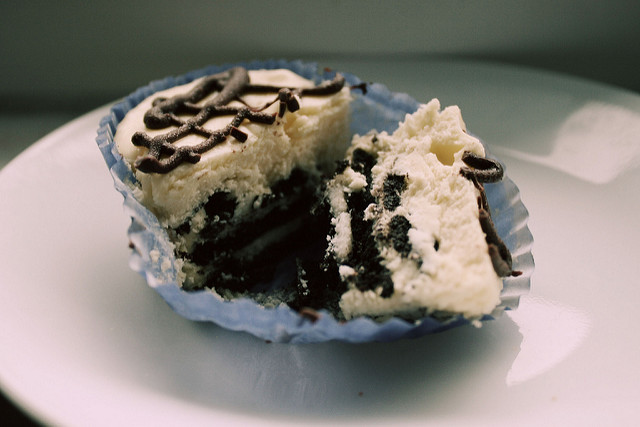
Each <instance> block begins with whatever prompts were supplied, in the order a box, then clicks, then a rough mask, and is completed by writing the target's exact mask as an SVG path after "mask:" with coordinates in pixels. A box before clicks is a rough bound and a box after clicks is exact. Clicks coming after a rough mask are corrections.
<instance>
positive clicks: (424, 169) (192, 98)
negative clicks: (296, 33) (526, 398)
mask: <svg viewBox="0 0 640 427" xmlns="http://www.w3.org/2000/svg"><path fill="white" fill-rule="evenodd" d="M97 141H98V145H99V147H100V149H101V151H102V153H103V156H104V158H105V160H106V162H107V165H108V166H109V168H110V170H111V173H112V176H113V177H114V182H115V186H116V188H117V189H118V190H119V191H120V192H121V193H122V194H123V196H124V204H125V207H126V208H127V209H126V210H127V213H128V214H129V215H130V216H131V218H132V223H131V226H130V228H129V232H128V233H129V237H130V241H131V244H130V246H131V248H132V255H131V266H132V267H133V268H134V269H135V270H136V271H138V272H140V273H141V274H142V275H143V276H144V277H145V278H146V280H147V282H148V283H149V285H150V286H151V287H153V288H154V289H155V290H156V291H158V292H159V293H160V294H161V295H162V296H163V298H164V299H165V300H166V301H167V303H168V304H169V305H170V306H171V307H172V308H173V309H174V310H175V311H176V312H178V313H179V314H181V315H182V316H185V317H187V318H189V319H193V320H203V321H212V322H215V323H217V324H219V325H221V326H223V327H226V328H229V329H234V330H244V331H247V332H250V333H253V334H254V335H256V336H259V337H261V338H264V339H266V340H270V341H287V342H288V341H291V342H315V341H325V340H331V339H338V340H344V341H353V342H362V341H370V340H394V339H398V338H401V337H408V336H419V335H422V334H425V333H429V332H435V331H440V330H444V329H446V328H450V327H452V326H456V325H460V324H465V323H469V322H474V323H478V321H480V320H482V319H486V318H490V317H491V316H496V315H498V314H499V313H500V312H501V311H502V310H503V309H505V308H513V307H515V305H517V300H518V297H519V295H520V294H521V293H522V292H523V291H526V289H527V288H528V285H529V276H530V273H531V270H532V268H533V262H532V258H531V255H530V251H529V249H530V245H531V241H532V239H531V236H530V233H529V232H528V229H527V228H526V225H525V224H526V216H527V214H526V209H524V206H522V203H521V202H520V199H519V197H518V192H517V188H516V187H515V185H513V183H511V181H509V180H508V178H505V177H503V168H502V166H501V164H500V163H499V162H497V161H495V160H492V159H489V158H487V156H486V153H485V150H484V147H483V145H482V144H481V143H480V141H479V140H477V139H476V138H474V137H473V136H470V135H469V134H467V133H466V129H465V128H464V122H463V121H462V117H461V115H460V112H459V110H458V109H457V108H456V107H448V108H445V109H443V110H441V109H440V105H439V103H438V101H437V100H433V101H431V102H429V103H427V104H424V105H423V104H420V103H418V102H416V101H415V100H413V99H412V98H410V97H409V96H407V95H402V94H394V93H391V92H389V91H388V90H387V89H386V88H385V87H384V86H381V85H378V84H366V85H365V84H363V82H361V81H360V80H359V79H358V78H357V77H355V76H352V75H349V74H343V73H336V72H333V71H331V70H319V69H318V68H317V67H316V66H315V65H314V64H307V63H302V62H299V61H294V62H287V61H266V62H252V63H246V64H230V65H225V66H220V67H209V68H206V69H202V70H197V71H194V72H191V73H188V74H185V75H183V76H180V77H176V78H168V79H165V80H161V81H157V82H152V83H151V84H150V85H148V86H145V87H143V88H141V89H139V90H138V91H136V92H134V93H133V94H131V95H130V96H128V97H127V98H126V99H125V100H124V101H122V102H120V103H118V104H117V105H115V106H114V107H113V108H112V110H111V114H110V115H109V116H108V117H105V118H104V119H103V120H102V122H101V126H100V130H99V134H98V138H97Z"/></svg>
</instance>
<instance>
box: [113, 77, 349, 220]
mask: <svg viewBox="0 0 640 427" xmlns="http://www.w3.org/2000/svg"><path fill="white" fill-rule="evenodd" d="M249 76H250V79H251V82H252V83H255V84H265V85H276V86H283V87H311V86H313V83H312V82H311V81H309V80H306V79H304V78H302V77H300V76H298V75H297V74H295V73H293V72H291V71H289V70H285V69H281V70H256V71H249ZM197 82H198V80H196V81H194V82H192V83H189V84H187V85H182V86H177V87H174V88H171V89H168V90H165V91H162V92H158V93H155V94H154V95H152V96H150V97H149V98H147V99H145V100H144V101H142V102H141V103H140V104H139V105H137V106H136V107H135V108H133V109H132V110H131V111H129V112H128V113H127V115H126V116H125V117H124V118H123V120H122V121H121V122H120V124H119V125H118V128H117V131H116V134H115V136H114V140H115V143H116V145H117V147H118V150H119V152H120V153H121V154H122V156H123V157H124V159H125V160H126V161H127V163H128V164H129V165H130V166H131V167H132V169H133V170H134V173H135V176H136V178H137V179H138V181H139V183H140V192H139V193H138V194H139V196H140V200H141V202H142V203H143V204H144V205H145V206H147V207H148V208H149V209H150V210H151V211H153V212H154V213H155V214H156V216H157V217H158V219H159V220H160V221H161V223H162V224H163V225H164V226H169V227H175V226H178V225H180V224H181V223H183V222H184V221H185V220H186V219H187V218H188V217H189V216H190V215H191V214H192V212H193V210H194V208H196V207H198V206H199V205H201V204H202V203H203V202H205V201H206V200H207V199H208V198H209V197H210V196H211V194H213V193H214V192H215V191H217V190H222V191H228V192H230V193H232V194H233V195H234V196H235V197H236V198H237V199H238V206H237V208H236V213H237V214H239V215H242V213H243V212H249V211H250V210H251V208H252V206H253V203H254V201H255V200H256V197H260V196H261V195H263V194H269V193H270V187H271V185H272V184H274V183H275V182H277V181H278V180H281V179H284V178H286V177H287V176H288V175H289V174H290V173H291V171H292V169H293V168H294V167H298V168H301V169H306V170H309V171H314V170H316V169H317V168H316V166H319V167H320V168H321V169H322V168H325V169H330V168H332V167H333V165H334V161H335V160H338V159H341V158H342V157H343V155H344V152H345V151H346V149H347V147H348V144H349V114H348V112H349V102H350V100H351V95H350V93H349V89H348V88H344V89H343V90H342V91H341V92H339V93H338V94H335V95H332V96H317V97H314V96H304V97H302V98H301V99H300V106H301V108H300V109H299V110H298V111H296V112H294V113H290V112H287V113H286V114H285V115H284V117H282V118H279V119H277V120H276V122H275V123H274V124H272V125H264V124H257V123H251V122H249V121H247V120H245V122H244V123H243V124H242V125H241V126H240V130H242V131H244V132H245V133H247V134H248V139H247V141H245V142H244V143H240V142H238V141H236V140H235V139H234V138H232V137H229V138H227V140H226V141H225V142H223V143H221V144H219V145H218V146H216V147H215V148H213V149H212V150H210V151H208V152H207V153H205V154H203V155H202V158H201V159H200V161H199V162H197V163H196V164H190V163H186V164H182V165H180V166H178V167H177V168H176V169H174V170H173V171H171V172H169V173H167V174H156V173H143V172H141V171H137V170H135V167H134V166H133V165H134V162H135V160H136V159H137V158H138V157H139V156H141V155H143V154H145V153H146V151H147V149H146V148H144V147H136V146H134V145H133V144H132V143H131V136H132V135H133V134H134V133H135V132H137V131H142V132H146V133H147V134H149V135H150V136H156V135H159V134H163V133H166V132H168V131H169V130H170V129H162V130H149V129H146V128H145V126H144V123H143V116H144V114H145V112H146V111H147V110H148V109H149V108H150V107H151V103H152V101H153V100H154V99H156V98H158V97H165V98H166V97H171V96H173V95H176V94H181V93H186V92H188V91H189V90H190V89H191V88H192V87H193V86H194V85H196V84H197ZM212 96H215V94H212V95H211V96H210V97H207V98H205V99H204V100H202V101H201V102H200V104H202V103H205V102H207V101H208V100H209V99H211V97H212ZM275 97H276V95H275V94H264V95H246V96H243V99H244V100H245V101H246V102H247V103H248V104H249V105H251V106H260V107H261V106H264V105H265V104H267V103H268V102H271V101H273V100H274V99H275ZM277 109H278V104H277V103H275V104H274V105H272V106H271V107H269V108H268V109H267V110H265V112H267V113H275V112H276V111H277ZM229 121H230V117H229V116H224V117H217V118H213V119H211V120H209V121H208V122H207V123H205V124H204V127H205V128H207V129H221V128H223V127H224V126H226V125H227V124H228V123H229ZM202 140H203V137H201V136H198V135H189V136H188V137H186V138H184V139H182V140H180V141H178V142H176V145H178V146H182V145H195V144H198V143H200V142H202Z"/></svg>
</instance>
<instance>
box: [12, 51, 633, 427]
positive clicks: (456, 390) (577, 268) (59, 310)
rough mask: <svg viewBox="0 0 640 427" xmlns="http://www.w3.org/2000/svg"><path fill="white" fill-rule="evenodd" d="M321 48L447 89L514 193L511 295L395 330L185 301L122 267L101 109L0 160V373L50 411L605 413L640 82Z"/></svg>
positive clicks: (617, 349) (328, 418)
mask: <svg viewBox="0 0 640 427" xmlns="http://www.w3.org/2000/svg"><path fill="white" fill-rule="evenodd" d="M330 65H332V66H333V67H334V68H336V69H342V70H345V71H349V72H352V73H354V74H356V75H359V76H360V77H362V78H364V79H369V80H372V81H379V82H382V83H385V84H386V85H387V86H388V87H389V88H390V89H391V90H393V91H398V92H408V93H410V94H411V95H413V96H414V97H415V98H417V99H420V100H424V101H427V100H428V99H430V98H431V97H432V96H438V97H439V98H440V99H441V101H442V102H443V104H445V105H446V104H451V103H457V104H458V105H460V106H461V108H462V111H463V115H464V117H465V119H466V122H467V126H468V128H469V129H470V130H471V131H472V132H473V133H475V134H476V135H478V136H480V137H481V138H483V140H484V141H486V142H487V143H488V145H489V147H490V149H491V151H492V152H493V153H495V154H496V155H498V156H499V157H500V158H501V160H503V161H504V162H505V163H506V165H507V168H508V170H509V176H510V177H511V178H512V179H513V180H514V181H515V182H516V183H517V184H518V186H519V187H520V191H521V195H522V198H523V201H524V203H525V205H526V206H527V208H528V209H529V211H530V220H529V227H530V229H531V231H532V233H533V235H534V238H535V246H534V255H535V257H536V271H535V273H534V276H533V280H532V291H531V293H530V295H529V296H527V297H524V298H523V299H522V300H521V306H520V308H519V309H518V310H516V311H514V312H511V313H508V314H507V315H505V316H503V317H502V318H500V319H499V320H496V321H493V322H489V323H486V324H485V325H484V326H483V327H482V328H481V329H475V328H473V327H471V326H469V327H461V328H457V329H454V330H451V331H448V332H445V333H442V334H436V335H430V336H425V337H423V338H420V339H416V340H405V341H400V342H395V343H388V344H383V343H370V344H361V345H352V344H346V343H324V344H309V345H287V344H267V343H265V342H264V341H261V340H259V339H257V338H254V337H252V336H250V335H248V334H244V333H236V332H230V331H226V330H223V329H221V328H218V327H216V326H214V325H211V324H198V323H193V322H190V321H187V320H185V319H183V318H181V317H180V316H178V315H176V314H174V313H173V311H172V310H171V309H170V308H169V307H168V306H167V305H166V304H165V303H164V301H163V300H162V299H161V298H160V296H159V295H157V294H156V293H155V292H154V291H153V290H152V289H150V288H148V287H147V285H146V283H145V282H144V280H143V279H142V278H141V277H139V276H137V275H136V274H135V273H133V272H132V271H130V270H129V268H128V264H127V262H128V254H129V250H128V249H127V238H126V228H127V225H128V224H127V218H126V216H125V215H124V213H123V212H122V207H121V206H122V203H121V198H120V196H119V195H118V193H117V192H116V191H115V190H114V189H113V187H112V182H111V178H110V176H109V173H108V171H107V170H106V166H105V165H104V162H103V160H102V158H101V156H100V153H99V151H98V148H97V147H96V145H95V143H94V137H95V132H96V129H97V127H98V121H99V119H100V117H101V116H102V115H104V114H105V112H106V111H107V109H106V108H102V109H99V110H97V111H94V112H92V113H89V114H87V115H86V116H83V117H81V118H79V119H77V120H75V121H73V122H71V123H69V124H68V125H66V126H64V127H62V128H61V129H59V130H58V131H56V132H54V133H52V134H50V135H49V136H47V137H45V138H44V139H42V140H41V141H39V142H38V143H36V144H34V145H33V146H32V147H31V148H30V149H28V150H27V151H25V152H24V153H23V154H22V155H20V156H19V157H18V158H17V159H15V160H14V161H13V162H12V163H10V164H9V165H8V166H7V167H6V168H5V169H3V170H2V172H0V198H1V199H0V242H2V244H1V246H0V260H1V261H0V301H2V303H3V304H2V309H1V310H0V384H1V385H2V387H3V389H4V390H5V391H6V392H7V393H8V394H9V395H10V396H11V397H12V398H13V399H15V400H16V401H17V402H18V403H19V404H21V405H22V406H23V407H24V408H25V409H26V410H27V411H28V412H30V413H32V414H34V415H35V416H36V417H37V418H38V419H40V420H43V421H45V422H47V423H54V424H59V425H92V426H93V425H120V424H126V425H135V424H137V425H142V424H144V425H167V424H168V425H177V424H180V425H199V424H207V425H211V424H213V423H215V422H226V423H227V424H231V423H239V424H240V423H252V424H253V425H260V424H274V425H275V424H279V425H280V424H282V423H291V424H300V423H301V422H316V423H329V422H331V423H332V424H347V423H359V424H362V425H365V424H366V425H371V424H394V425H397V424H403V423H404V424H421V425H428V424H437V425H445V426H446V425H468V424H470V423H474V424H475V425H478V424H492V425H514V423H517V424H518V425H522V424H531V425H534V424H535V425H539V424H540V423H541V422H546V423H551V424H558V425H562V424H564V425H567V424H568V423H572V424H575V423H582V424H583V425H598V424H604V423H606V424H608V425H612V424H614V425H621V424H626V425H628V424H632V423H634V422H636V421H637V417H638V415H639V411H638V409H637V402H638V401H640V387H638V384H640V369H638V368H637V361H638V360H640V333H639V332H638V329H637V328H636V323H637V314H636V306H637V304H638V302H640V283H638V282H639V280H638V277H640V275H639V273H640V271H639V268H638V265H639V263H638V261H637V258H638V251H637V249H636V247H635V245H634V244H635V243H636V242H638V241H640V227H638V225H639V221H638V219H637V218H638V209H639V208H640V192H639V191H638V188H637V187H638V185H639V184H640V168H639V167H638V165H639V163H640V142H638V135H640V97H638V96H636V95H633V94H629V93H627V92H624V91H620V90H615V89H612V88H608V87H604V86H600V85H596V84H592V83H588V82H581V81H576V80H574V79H571V78H566V77H560V76H554V75H549V74H545V73H541V72H536V71H531V70H519V69H514V68H508V67H502V66H495V65H487V64H478V63H470V62H447V61H435V62H432V61H406V62H394V63H379V62H371V63H363V62H341V63H331V64H330Z"/></svg>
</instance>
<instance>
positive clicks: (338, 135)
mask: <svg viewBox="0 0 640 427" xmlns="http://www.w3.org/2000/svg"><path fill="white" fill-rule="evenodd" d="M350 101H351V93H350V89H349V88H348V87H345V84H344V78H343V77H342V76H340V75H336V76H335V77H334V78H333V79H332V80H326V81H323V82H321V83H319V84H314V83H313V82H311V81H310V80H308V79H305V78H302V77H301V76H299V75H297V74H295V73H294V72H292V71H290V70H287V69H275V70H267V69H263V70H246V69H245V68H242V67H235V68H232V69H229V70H227V71H223V72H220V73H217V74H214V75H210V76H205V77H202V78H199V79H197V80H194V81H192V82H191V83H188V84H184V85H179V86H175V87H172V88H170V89H166V90H162V91H160V92H157V93H155V94H153V95H152V96H150V97H148V98H146V99H144V100H143V101H142V102H140V103H139V104H138V105H136V106H135V107H133V108H132V109H131V110H130V111H128V112H127V114H126V116H125V117H124V118H123V119H122V120H121V122H120V123H119V124H118V126H117V130H116V133H115V135H114V137H113V140H114V142H115V145H116V147H117V150H118V152H119V153H120V154H121V155H122V157H123V159H124V161H125V162H126V164H127V165H128V166H129V168H130V169H131V171H132V173H133V175H134V176H135V181H136V182H134V183H131V185H132V186H133V187H134V194H135V196H136V198H137V199H138V200H139V201H140V202H141V203H142V204H143V205H144V206H145V207H146V208H147V209H149V210H150V211H151V212H152V213H153V214H154V215H155V216H156V217H157V218H158V220H159V222H160V224H161V225H162V226H163V227H164V228H165V229H166V232H167V234H168V236H169V239H170V241H171V243H172V244H173V246H174V251H175V258H176V264H177V265H176V270H177V272H178V273H177V274H178V285H179V286H180V287H181V288H182V289H185V290H198V289H204V288H215V290H216V291H219V292H220V291H222V290H230V291H234V292H235V291H243V290H246V289H249V288H252V287H254V286H255V285H257V284H258V283H259V282H264V281H267V282H268V281H270V280H272V278H273V277H274V274H275V271H276V269H277V268H278V261H279V260H281V259H283V258H285V256H286V254H290V253H293V252H295V251H296V250H298V249H299V248H300V246H301V245H304V243H305V242H306V241H307V239H309V237H310V233H309V230H311V231H312V232H311V234H313V230H319V229H321V228H318V227H315V226H314V224H313V221H316V220H317V218H316V217H314V216H312V215H310V214H309V212H310V211H311V207H312V205H313V204H314V203H315V202H316V200H317V189H318V188H320V187H321V183H322V182H323V180H325V179H326V175H327V174H329V175H330V174H331V173H332V171H333V169H334V165H335V162H336V160H338V159H341V158H342V157H343V156H344V153H345V151H346V149H347V147H348V145H349V141H350V138H351V136H350V133H349V116H350V115H349V104H350Z"/></svg>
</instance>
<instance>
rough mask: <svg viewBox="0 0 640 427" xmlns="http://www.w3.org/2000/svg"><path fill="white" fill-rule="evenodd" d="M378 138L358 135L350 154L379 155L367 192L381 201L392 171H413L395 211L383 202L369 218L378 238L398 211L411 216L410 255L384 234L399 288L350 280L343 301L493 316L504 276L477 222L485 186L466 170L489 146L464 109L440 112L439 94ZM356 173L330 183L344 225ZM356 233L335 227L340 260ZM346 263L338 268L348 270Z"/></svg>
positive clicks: (359, 309)
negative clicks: (387, 291)
mask: <svg viewBox="0 0 640 427" xmlns="http://www.w3.org/2000/svg"><path fill="white" fill-rule="evenodd" d="M373 135H374V134H373V133H372V134H368V135H363V136H356V137H354V140H353V142H352V146H351V148H350V151H349V154H350V153H352V152H353V150H355V149H356V148H361V149H363V150H365V151H368V152H370V153H377V163H376V165H375V166H374V167H373V169H372V188H370V189H369V188H367V189H365V191H371V192H372V194H373V195H374V196H376V197H377V199H378V200H381V199H382V197H383V183H384V181H385V179H386V177H387V176H388V175H390V174H395V175H401V176H406V188H405V190H404V191H403V192H402V194H401V203H400V206H399V207H397V208H395V209H394V211H393V212H389V211H387V210H385V209H384V208H383V207H382V205H381V204H380V205H370V206H369V207H368V208H367V210H366V211H365V215H366V218H368V219H373V221H374V233H377V234H378V235H379V236H384V235H385V233H386V232H387V230H388V225H389V221H390V220H391V218H392V217H393V216H395V215H402V216H404V217H405V218H407V219H408V220H409V222H410V223H411V228H410V230H409V232H408V236H409V242H410V244H411V253H410V254H409V255H408V256H401V254H399V253H398V252H397V251H396V250H395V249H394V248H393V245H391V244H389V241H388V239H384V238H379V239H378V245H379V249H380V252H381V256H382V257H383V261H382V262H383V264H384V265H385V266H386V268H387V269H388V270H389V271H390V273H391V278H392V280H393V284H394V292H393V294H392V295H391V296H390V297H382V296H380V293H381V291H382V290H381V289H377V290H367V291H360V290H358V289H356V288H355V286H353V285H351V286H350V289H349V290H348V291H347V292H346V293H345V294H344V295H343V296H342V299H341V301H340V307H341V309H342V311H343V313H344V315H345V317H346V318H351V317H354V316H358V315H370V316H373V317H383V316H387V315H389V314H404V315H408V316H411V314H412V313H422V312H424V310H425V309H426V310H427V312H435V311H437V312H450V313H461V314H463V315H464V316H466V317H468V318H477V317H479V316H482V315H483V314H489V313H491V311H492V310H493V309H494V308H495V307H496V306H497V304H499V302H500V291H501V289H502V280H501V279H500V277H498V275H497V274H496V273H495V271H494V269H493V266H492V263H491V259H490V257H489V254H488V251H487V243H486V241H485V235H484V232H483V231H482V229H481V227H480V223H479V220H478V202H477V197H478V194H479V193H478V190H477V189H476V188H475V187H474V185H473V184H472V183H471V182H470V181H469V180H468V179H466V178H464V177H463V176H461V175H460V173H459V171H460V168H461V167H462V166H463V165H464V163H463V162H462V160H461V157H462V154H463V152H464V151H471V152H473V153H475V154H477V155H480V156H484V148H483V146H482V144H481V143H480V141H478V140H477V139H476V138H474V137H472V136H470V135H469V134H467V133H466V129H465V124H464V122H463V120H462V116H461V113H460V110H459V109H458V107H455V106H453V107H447V108H445V109H444V110H442V111H441V110H440V103H439V101H438V100H436V99H434V100H432V101H431V102H429V103H428V104H426V105H422V106H421V107H420V109H419V110H418V111H417V112H415V113H414V114H412V115H407V116H406V118H405V121H404V122H403V123H401V124H400V127H399V128H398V129H397V130H396V131H395V132H394V133H393V134H391V135H389V134H388V133H386V132H383V133H380V134H377V136H376V138H373ZM349 170H350V168H347V170H346V171H345V173H343V174H340V175H339V176H338V177H336V179H334V180H333V181H332V182H331V183H330V184H329V188H330V191H329V198H330V200H331V204H332V213H333V215H334V217H336V218H339V219H338V221H337V222H336V224H337V225H339V224H341V223H343V222H346V221H347V219H344V218H343V216H344V215H348V212H347V210H346V202H345V199H344V194H345V193H349V192H351V191H353V186H354V185H360V184H359V183H360V181H361V177H358V176H357V175H359V174H354V173H353V171H352V170H351V171H350V172H349ZM338 189H342V191H339V190H338ZM340 194H342V198H340ZM351 238H352V236H351V234H350V233H349V232H347V231H346V230H342V229H341V230H338V228H337V227H336V234H335V236H334V237H333V240H332V241H331V248H332V249H333V250H334V251H336V259H337V260H338V262H339V263H340V262H343V261H344V260H345V259H346V256H347V255H348V254H346V255H345V253H344V250H343V248H349V247H350V246H351ZM436 242H437V244H436ZM435 246H437V250H436V248H435ZM336 249H338V250H336ZM344 267H345V266H340V267H339V269H340V271H341V272H344V273H346V272H347V270H346V269H345V268H344ZM343 276H344V277H346V276H348V275H347V274H343Z"/></svg>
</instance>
